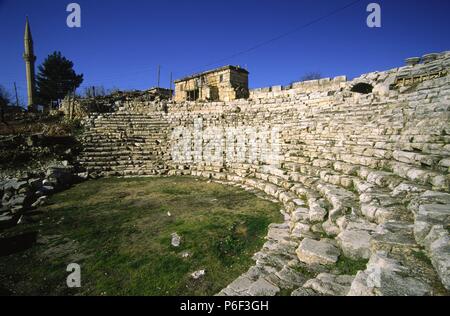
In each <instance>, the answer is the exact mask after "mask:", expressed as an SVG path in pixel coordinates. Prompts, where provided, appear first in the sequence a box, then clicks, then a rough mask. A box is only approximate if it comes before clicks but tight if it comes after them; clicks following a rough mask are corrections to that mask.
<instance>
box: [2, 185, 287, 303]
mask: <svg viewBox="0 0 450 316" xmlns="http://www.w3.org/2000/svg"><path fill="white" fill-rule="evenodd" d="M279 208H280V206H279V205H277V204H274V203H271V202H268V201H265V200H262V199H259V198H257V197H256V196H255V195H253V194H251V193H248V192H245V191H243V190H240V189H238V188H234V187H230V186H224V185H220V184H216V183H207V182H205V181H202V180H196V179H194V178H189V177H183V178H181V177H169V178H130V179H116V178H112V179H99V180H92V181H88V182H85V183H82V184H79V185H76V186H74V187H73V188H71V189H69V190H67V191H64V192H62V193H59V194H56V195H55V196H53V197H52V198H51V201H50V205H48V206H46V207H43V208H41V209H39V210H38V211H39V214H37V215H36V216H35V222H34V223H28V224H23V225H18V226H16V227H14V228H13V229H10V230H9V231H7V232H3V233H2V234H3V237H4V236H6V235H14V234H18V233H23V232H36V231H37V232H38V242H37V244H36V245H34V246H33V247H31V248H30V249H28V250H25V251H22V252H18V253H15V254H11V255H7V256H3V257H0V283H1V284H2V287H3V291H7V292H9V293H10V294H15V295H23V294H32V295H74V294H77V295H213V294H215V293H217V292H218V291H219V290H221V289H222V288H223V287H225V286H226V285H228V284H229V283H230V282H231V281H233V280H234V279H235V278H236V277H238V276H239V275H240V274H241V273H243V272H245V271H246V270H247V269H248V268H249V267H250V266H251V265H252V263H253V261H252V259H251V257H252V255H253V254H254V253H255V252H256V251H258V250H259V249H260V248H261V246H262V245H263V243H264V236H265V235H266V233H267V229H268V225H269V224H270V223H272V222H280V221H281V215H280V214H279ZM168 212H170V214H171V216H168ZM174 232H176V233H178V234H179V235H180V236H181V237H182V241H181V245H180V247H178V248H176V247H173V246H172V245H171V234H172V233H174ZM183 253H189V256H188V257H183ZM70 263H78V264H79V265H80V266H81V282H82V287H81V288H79V289H69V288H67V286H66V278H67V276H68V275H69V272H66V267H67V265H68V264H70ZM201 269H205V270H206V275H205V276H204V277H203V278H200V279H198V280H194V279H193V278H191V276H190V274H191V273H192V272H195V271H197V270H201Z"/></svg>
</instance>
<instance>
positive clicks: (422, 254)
mask: <svg viewBox="0 0 450 316" xmlns="http://www.w3.org/2000/svg"><path fill="white" fill-rule="evenodd" d="M412 254H413V255H414V257H416V258H417V259H419V260H420V261H422V262H425V263H426V264H428V265H431V260H430V258H429V257H428V256H427V254H426V253H425V251H423V250H419V251H415V250H412Z"/></svg>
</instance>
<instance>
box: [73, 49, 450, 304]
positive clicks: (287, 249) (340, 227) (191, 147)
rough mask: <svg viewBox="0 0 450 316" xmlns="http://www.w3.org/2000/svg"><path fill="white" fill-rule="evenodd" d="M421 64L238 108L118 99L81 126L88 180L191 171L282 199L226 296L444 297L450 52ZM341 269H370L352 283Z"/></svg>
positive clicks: (281, 92) (449, 201)
mask: <svg viewBox="0 0 450 316" xmlns="http://www.w3.org/2000/svg"><path fill="white" fill-rule="evenodd" d="M419 61H420V59H419V58H415V59H414V58H413V59H408V65H407V66H404V67H400V68H396V69H391V70H388V71H383V72H373V73H368V74H365V75H362V76H361V77H359V78H356V79H354V80H352V81H347V80H346V78H345V77H337V78H333V79H321V80H313V81H307V82H299V83H294V84H292V85H291V86H288V87H282V86H274V87H269V88H264V89H256V90H250V91H249V96H248V98H243V99H237V100H232V101H218V102H205V101H203V102H193V101H179V102H178V101H177V102H175V101H167V100H166V101H165V100H153V101H142V100H127V101H123V102H118V104H116V106H117V108H118V109H117V111H115V112H113V113H103V114H99V113H93V114H90V116H89V117H88V118H87V119H86V120H85V127H86V129H85V130H86V131H85V135H84V142H85V147H84V151H83V152H82V154H81V156H80V157H79V162H80V164H81V165H82V166H83V167H85V168H86V170H87V171H88V172H89V173H90V174H91V175H92V176H144V175H193V176H198V177H204V178H207V179H213V180H214V181H218V182H221V183H226V184H229V185H237V186H240V187H242V188H244V189H246V190H249V191H252V192H255V193H256V194H259V195H261V196H264V197H265V198H269V199H272V200H276V201H279V202H281V204H282V205H283V209H282V210H281V212H282V213H283V215H284V222H283V223H277V224H272V225H270V227H269V231H268V235H267V242H266V243H265V245H264V247H263V248H262V249H261V250H260V251H259V252H258V253H256V254H255V255H254V260H255V264H254V266H253V267H251V268H250V269H249V270H248V271H247V272H246V273H244V274H243V275H242V276H240V277H239V278H238V279H236V280H235V281H234V282H232V283H231V284H230V285H229V286H228V287H226V288H225V289H223V290H222V291H221V292H220V293H219V295H276V294H277V293H279V292H280V291H282V290H283V291H284V290H291V291H292V295H299V296H302V295H448V293H449V292H448V291H449V290H450V237H449V224H450V192H449V191H450V189H449V183H450V177H449V168H450V77H449V76H448V70H449V68H450V52H444V53H441V54H429V55H426V56H424V57H423V58H422V62H419ZM161 109H165V110H161ZM230 130H231V131H233V136H232V137H231V138H229V137H228V136H226V135H227V133H228V131H230ZM249 130H253V131H256V134H257V135H259V136H256V138H252V137H251V135H250V133H249V132H248V131H249ZM261 133H271V135H270V137H268V138H267V139H268V141H267V142H268V146H266V147H264V146H255V142H258V141H260V139H261V135H262V134H261ZM233 144H237V145H236V146H240V148H241V149H242V148H243V149H244V152H245V155H244V156H241V157H239V153H238V152H237V150H236V149H235V148H237V147H233V146H234V145H233ZM221 148H226V149H223V151H222V150H221ZM230 148H231V149H230ZM233 148H234V149H233ZM251 148H253V149H255V148H256V152H255V150H251ZM176 149H178V153H180V152H181V149H182V150H184V152H183V153H184V156H183V155H181V156H177V157H174V153H175V152H176ZM207 151H208V152H209V153H211V154H212V156H211V155H207V154H206V152H207ZM268 151H270V152H268ZM274 152H275V153H276V154H273V153H274ZM241 154H242V153H241ZM221 158H223V159H221ZM342 260H347V261H348V260H354V261H355V262H363V263H364V266H365V268H361V269H360V270H359V271H358V272H357V273H356V272H355V274H354V275H348V274H346V272H345V271H342V269H340V268H339V267H340V263H341V262H342ZM365 263H367V264H365Z"/></svg>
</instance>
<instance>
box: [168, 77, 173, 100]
mask: <svg viewBox="0 0 450 316" xmlns="http://www.w3.org/2000/svg"><path fill="white" fill-rule="evenodd" d="M169 91H170V101H172V97H173V91H172V72H170V86H169Z"/></svg>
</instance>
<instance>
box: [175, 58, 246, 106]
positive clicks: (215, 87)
mask: <svg viewBox="0 0 450 316" xmlns="http://www.w3.org/2000/svg"><path fill="white" fill-rule="evenodd" d="M248 96H249V90H248V71H247V70H245V69H243V68H240V67H239V66H224V67H220V68H217V69H213V70H208V71H205V72H202V73H199V74H195V75H192V76H189V77H185V78H182V79H178V80H175V101H177V102H181V101H196V100H204V101H232V100H235V99H243V98H248Z"/></svg>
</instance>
